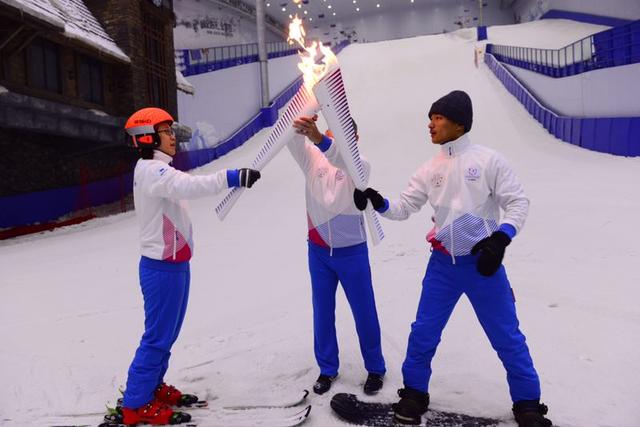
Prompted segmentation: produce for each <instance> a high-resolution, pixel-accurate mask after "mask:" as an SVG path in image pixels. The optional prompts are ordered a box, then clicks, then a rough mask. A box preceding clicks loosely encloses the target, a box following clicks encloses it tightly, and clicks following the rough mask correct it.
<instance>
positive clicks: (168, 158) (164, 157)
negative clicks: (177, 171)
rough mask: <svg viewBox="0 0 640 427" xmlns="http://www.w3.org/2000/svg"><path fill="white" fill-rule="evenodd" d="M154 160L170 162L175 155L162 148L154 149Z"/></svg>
mask: <svg viewBox="0 0 640 427" xmlns="http://www.w3.org/2000/svg"><path fill="white" fill-rule="evenodd" d="M153 160H160V161H161V162H164V163H166V164H169V163H171V161H172V160H173V157H171V156H170V155H168V154H167V153H163V152H162V151H160V150H153Z"/></svg>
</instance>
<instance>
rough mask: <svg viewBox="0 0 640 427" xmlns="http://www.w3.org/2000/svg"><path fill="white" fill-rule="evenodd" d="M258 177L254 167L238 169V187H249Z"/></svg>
mask: <svg viewBox="0 0 640 427" xmlns="http://www.w3.org/2000/svg"><path fill="white" fill-rule="evenodd" d="M259 179H260V172H259V171H257V170H255V169H249V168H242V169H238V180H239V182H240V187H247V188H251V186H252V185H253V184H254V183H255V182H256V181H257V180H259Z"/></svg>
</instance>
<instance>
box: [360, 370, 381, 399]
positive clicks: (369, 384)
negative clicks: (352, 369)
mask: <svg viewBox="0 0 640 427" xmlns="http://www.w3.org/2000/svg"><path fill="white" fill-rule="evenodd" d="M383 384H384V375H380V374H372V373H369V375H368V376H367V381H365V383H364V394H368V395H369V396H371V395H372V394H376V393H377V392H379V391H380V389H381V388H382V386H383Z"/></svg>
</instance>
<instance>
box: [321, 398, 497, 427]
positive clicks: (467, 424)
mask: <svg viewBox="0 0 640 427" xmlns="http://www.w3.org/2000/svg"><path fill="white" fill-rule="evenodd" d="M391 405H392V404H391V403H377V402H363V401H361V400H358V397H357V396H356V395H355V394H348V393H338V394H336V395H334V396H333V397H332V398H331V409H333V411H334V412H335V413H336V414H337V415H338V416H339V417H340V418H342V419H343V420H345V421H348V422H350V423H352V424H357V425H362V426H371V427H397V426H403V425H404V424H401V423H399V422H397V421H395V419H394V417H393V408H392V407H391ZM502 422H504V420H499V419H492V418H483V417H474V416H472V415H465V414H459V413H455V412H446V411H438V410H434V409H429V410H428V411H427V413H426V414H425V415H423V416H422V423H421V424H420V425H423V426H424V425H426V426H428V427H489V426H497V425H498V424H500V423H502Z"/></svg>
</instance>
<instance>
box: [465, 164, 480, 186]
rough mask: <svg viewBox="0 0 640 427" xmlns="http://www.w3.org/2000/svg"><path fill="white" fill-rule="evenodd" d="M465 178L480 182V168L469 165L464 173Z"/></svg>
mask: <svg viewBox="0 0 640 427" xmlns="http://www.w3.org/2000/svg"><path fill="white" fill-rule="evenodd" d="M464 179H466V180H467V181H469V182H478V181H479V180H480V168H479V167H477V166H469V167H468V168H467V169H466V171H465V173H464Z"/></svg>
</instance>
